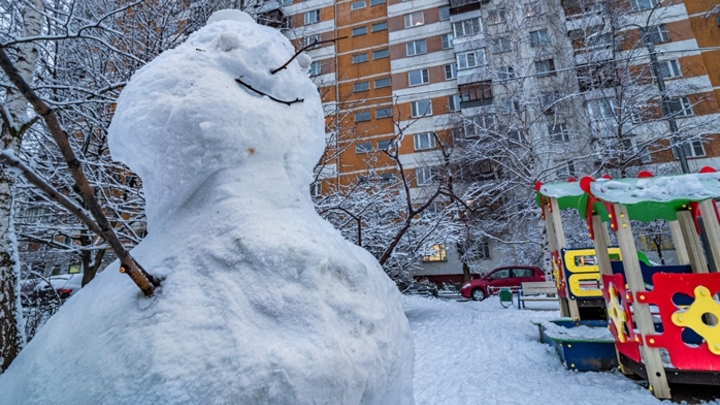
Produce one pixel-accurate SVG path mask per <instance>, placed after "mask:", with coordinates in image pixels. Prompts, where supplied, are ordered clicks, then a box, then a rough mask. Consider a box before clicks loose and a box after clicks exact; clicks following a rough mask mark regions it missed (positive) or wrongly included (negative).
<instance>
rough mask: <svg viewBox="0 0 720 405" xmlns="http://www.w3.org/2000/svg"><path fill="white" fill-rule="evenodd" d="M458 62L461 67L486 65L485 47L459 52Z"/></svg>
mask: <svg viewBox="0 0 720 405" xmlns="http://www.w3.org/2000/svg"><path fill="white" fill-rule="evenodd" d="M457 63H458V68H459V69H468V68H472V67H477V66H485V64H486V63H487V62H486V61H485V49H478V50H476V51H472V52H465V53H459V54H457Z"/></svg>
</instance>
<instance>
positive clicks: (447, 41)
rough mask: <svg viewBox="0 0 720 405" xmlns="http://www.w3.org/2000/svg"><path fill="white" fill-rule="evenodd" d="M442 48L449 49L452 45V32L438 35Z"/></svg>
mask: <svg viewBox="0 0 720 405" xmlns="http://www.w3.org/2000/svg"><path fill="white" fill-rule="evenodd" d="M440 40H441V42H442V48H443V49H450V48H452V47H453V34H445V35H443V36H442V37H440Z"/></svg>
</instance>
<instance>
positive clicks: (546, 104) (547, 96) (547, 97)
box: [540, 91, 561, 114]
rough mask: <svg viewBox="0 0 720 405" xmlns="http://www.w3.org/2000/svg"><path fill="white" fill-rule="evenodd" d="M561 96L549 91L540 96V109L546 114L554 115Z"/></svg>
mask: <svg viewBox="0 0 720 405" xmlns="http://www.w3.org/2000/svg"><path fill="white" fill-rule="evenodd" d="M560 97H561V96H560V94H559V93H556V92H553V91H547V92H543V93H541V94H540V107H541V108H542V110H543V112H544V113H545V114H552V113H554V112H555V104H556V103H557V102H558V100H559V99H560Z"/></svg>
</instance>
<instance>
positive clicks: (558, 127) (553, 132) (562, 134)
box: [548, 123, 570, 142]
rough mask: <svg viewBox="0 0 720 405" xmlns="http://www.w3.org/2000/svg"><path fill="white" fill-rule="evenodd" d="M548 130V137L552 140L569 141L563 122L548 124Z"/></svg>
mask: <svg viewBox="0 0 720 405" xmlns="http://www.w3.org/2000/svg"><path fill="white" fill-rule="evenodd" d="M548 132H549V133H550V138H551V139H552V140H553V141H554V142H569V141H570V132H569V131H568V128H567V125H566V124H565V123H559V124H555V125H548Z"/></svg>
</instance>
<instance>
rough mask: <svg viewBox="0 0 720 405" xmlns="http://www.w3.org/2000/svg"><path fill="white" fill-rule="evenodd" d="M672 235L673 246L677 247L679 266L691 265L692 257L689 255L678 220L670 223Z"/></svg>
mask: <svg viewBox="0 0 720 405" xmlns="http://www.w3.org/2000/svg"><path fill="white" fill-rule="evenodd" d="M669 224H670V234H671V235H672V239H673V246H675V255H676V256H677V260H678V264H681V265H682V264H690V257H689V256H688V254H687V248H686V247H685V240H684V239H683V236H682V231H681V230H680V222H678V221H677V220H675V221H670V222H669Z"/></svg>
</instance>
